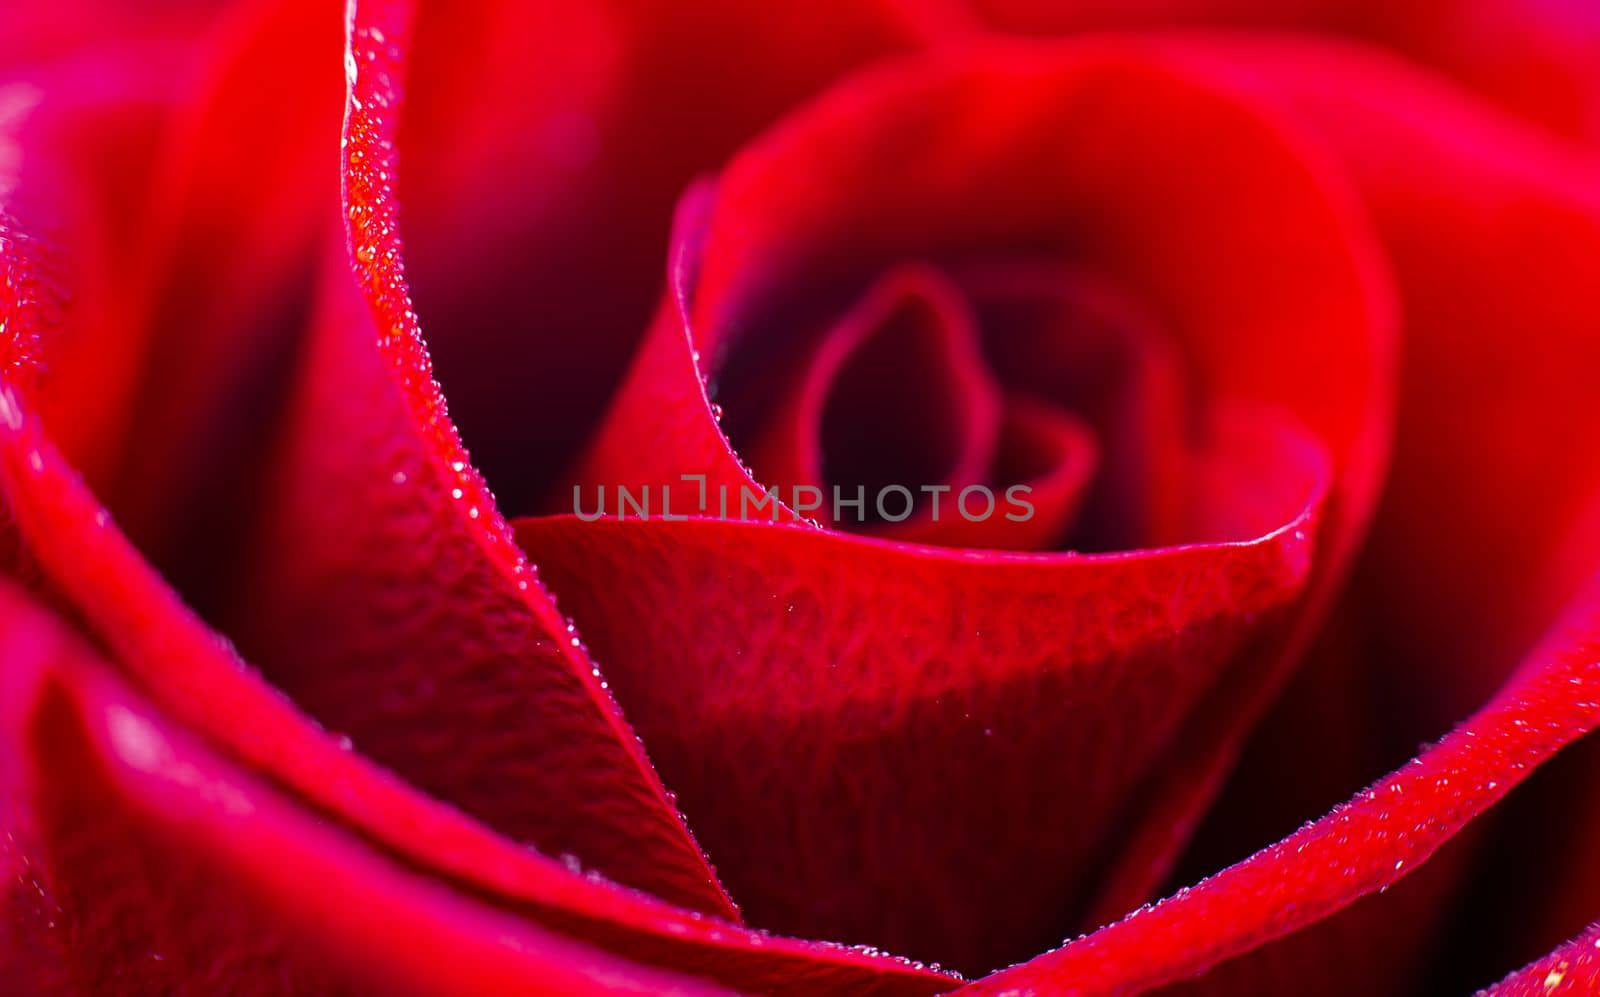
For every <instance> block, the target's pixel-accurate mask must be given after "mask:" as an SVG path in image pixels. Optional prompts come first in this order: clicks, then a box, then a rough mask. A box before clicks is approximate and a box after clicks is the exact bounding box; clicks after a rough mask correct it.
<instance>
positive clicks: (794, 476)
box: [750, 267, 1001, 529]
mask: <svg viewBox="0 0 1600 997" xmlns="http://www.w3.org/2000/svg"><path fill="white" fill-rule="evenodd" d="M1000 411H1001V409H1000V398H999V388H998V387H997V386H996V385H995V384H994V381H993V378H991V377H989V376H987V374H986V372H985V371H984V369H983V360H982V357H981V355H980V354H979V352H978V339H977V329H976V327H975V321H974V317H973V315H972V314H971V310H970V309H969V308H967V306H966V304H965V302H964V301H963V300H962V296H961V290H960V288H958V287H956V286H955V285H954V284H952V283H951V282H950V281H949V280H948V278H945V277H944V276H943V275H941V274H939V273H938V272H937V271H935V270H932V269H928V268H920V267H906V268H904V269H900V270H896V271H893V272H891V273H890V274H888V275H886V276H885V277H884V278H883V280H882V281H881V282H880V284H879V285H878V286H877V287H875V288H874V289H873V290H871V291H869V292H868V293H867V295H866V296H865V297H864V298H863V299H862V300H861V301H860V302H859V303H858V304H857V305H856V306H855V307H854V308H853V309H852V310H851V311H850V312H849V313H848V314H847V315H845V316H844V317H843V318H841V319H840V320H839V321H838V323H836V324H835V325H834V327H833V328H832V329H831V330H829V331H828V332H826V333H825V334H824V335H823V337H822V338H821V340H820V342H818V343H817V344H816V345H815V347H814V349H813V352H812V353H811V356H810V357H809V358H808V359H807V361H806V362H805V365H804V368H803V371H802V373H801V375H800V379H799V383H798V384H797V385H795V388H794V389H793V393H792V400H791V401H790V402H788V403H787V404H780V406H779V407H778V409H777V411H775V412H773V413H771V414H769V415H767V416H766V417H765V418H764V419H762V420H761V421H762V422H764V423H766V424H767V426H766V429H765V431H764V432H763V433H762V437H761V439H760V440H758V442H756V443H755V444H753V445H752V447H751V451H750V452H751V454H752V455H753V456H752V465H753V468H754V470H755V472H756V473H757V474H758V475H764V476H765V480H767V481H769V482H776V483H777V484H778V485H779V488H780V494H790V495H792V494H793V492H792V488H793V486H794V485H799V484H806V485H812V486H814V487H817V488H820V489H823V491H824V500H823V502H822V508H821V509H820V510H819V511H818V512H817V518H819V519H821V520H823V521H826V522H835V521H834V516H833V508H834V503H833V502H832V501H829V500H828V498H829V497H830V495H831V490H832V489H833V488H838V489H842V490H843V491H844V492H845V493H847V494H850V493H853V492H854V491H855V490H856V489H857V488H864V489H865V490H866V493H867V494H871V495H876V494H877V493H878V491H880V490H881V489H882V488H883V487H885V486H888V485H894V484H898V485H900V486H901V487H902V488H909V489H911V490H910V495H911V496H912V500H923V499H925V497H924V496H922V495H920V494H919V486H921V485H922V484H925V483H926V484H930V485H943V486H945V487H946V488H947V489H949V488H954V489H956V490H957V491H959V490H960V488H961V487H962V486H963V485H968V484H974V483H982V482H984V481H986V480H988V474H989V468H990V466H991V464H992V463H993V461H994V450H995V446H996V442H997V437H998V435H999V432H1000ZM785 485H787V486H789V488H788V489H784V488H783V486H785ZM922 505H923V508H922V509H921V510H919V511H918V512H919V513H920V514H918V513H913V515H918V518H919V519H927V518H931V513H930V512H929V511H928V508H927V503H926V501H925V500H924V501H923V502H922ZM898 511H899V510H898V509H896V510H894V512H895V514H898ZM873 513H874V510H873V509H872V508H871V507H870V506H869V507H868V508H867V511H866V512H864V513H862V514H860V516H858V517H857V518H856V519H854V520H849V521H847V525H849V524H853V525H854V526H855V528H857V529H861V528H862V527H863V526H865V525H866V524H867V523H869V522H872V520H871V519H870V518H869V517H871V516H872V515H873ZM902 518H904V517H902ZM835 525H837V523H836V522H835ZM880 528H881V526H880Z"/></svg>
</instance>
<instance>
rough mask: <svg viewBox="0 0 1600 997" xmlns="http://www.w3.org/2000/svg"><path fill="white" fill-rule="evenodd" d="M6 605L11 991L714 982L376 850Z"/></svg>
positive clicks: (641, 988) (653, 990) (2, 653)
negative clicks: (597, 944) (551, 926)
mask: <svg viewBox="0 0 1600 997" xmlns="http://www.w3.org/2000/svg"><path fill="white" fill-rule="evenodd" d="M0 613H3V615H4V618H5V621H6V625H5V629H4V631H3V633H0V662H3V667H0V676H3V679H0V682H3V685H0V690H3V692H0V731H3V734H4V737H5V743H4V745H3V749H0V759H3V760H4V762H3V767H0V780H3V781H0V807H3V810H0V812H3V813H4V815H5V821H6V828H5V844H4V846H3V848H0V862H3V863H4V866H5V873H6V890H5V897H4V904H5V906H4V910H5V913H6V919H5V931H4V934H3V935H0V972H4V974H5V979H6V980H7V985H8V986H16V987H20V988H23V989H24V990H25V991H27V992H38V993H44V992H62V991H69V990H77V989H80V988H83V989H89V990H103V989H113V988H114V989H116V990H120V991H128V990H134V991H141V992H149V991H156V990H162V991H165V990H172V989H175V990H178V991H188V990H190V989H194V988H203V987H207V986H218V987H223V988H225V989H227V990H228V991H229V992H230V993H282V992H284V991H286V990H287V991H296V992H302V991H305V992H309V991H315V992H318V993H352V994H354V993H372V992H384V993H416V994H428V993H441V992H449V993H463V994H465V993H481V994H495V993H506V992H507V991H508V990H513V989H522V988H526V987H527V986H529V985H530V984H532V983H533V982H534V981H538V986H539V989H540V992H542V993H552V994H557V993H559V994H591V993H638V994H668V993H670V994H683V995H690V994H709V993H713V992H722V991H719V990H716V989H715V988H713V987H710V986H707V985H704V984H701V983H697V982H691V981H688V980H685V979H679V978H673V977H671V976H670V975H668V974H664V973H660V972H656V971H651V970H647V969H643V968H641V967H639V966H637V965H633V964H629V963H627V962H624V961H623V960H621V959H619V958H617V957H616V956H612V955H607V954H605V953H603V952H600V951H598V950H595V949H591V948H587V947H585V946H583V945H580V944H577V943H574V942H572V941H569V940H567V939H564V938H561V937H559V936H556V935H554V934H551V933H550V932H548V931H544V930H541V929H539V928H536V927H534V926H533V925H531V924H530V923H529V922H527V921H524V920H520V919H517V918H514V917H512V916H510V915H508V914H506V913H504V912H501V911H497V910H495V909H494V908H493V907H491V906H489V905H486V904H485V903H483V902H482V901H481V900H478V899H474V898H471V897H469V896H467V895H464V894H461V893H457V892H454V891H452V890H450V889H448V888H445V887H443V886H441V885H439V884H438V883H437V882H436V881H433V880H430V879H428V878H426V877H424V876H421V875H419V874H418V873H416V872H414V871H412V870H410V869H408V868H406V867H405V866H404V865H403V864H401V863H397V862H395V861H394V860H393V859H390V858H385V857H383V856H382V855H380V854H379V853H377V852H375V851H373V850H372V849H370V848H369V847H368V846H367V845H366V844H365V843H364V842H362V841H361V840H360V839H359V838H356V837H354V836H352V835H350V834H349V833H348V832H345V831H342V830H339V829H337V828H334V827H330V826H329V825H327V824H326V823H324V822H323V821H321V820H320V819H318V818H317V817H316V815H314V814H312V813H308V812H306V811H304V810H303V809H301V808H299V807H298V806H296V805H295V804H294V803H293V802H291V801H290V800H288V799H285V798H284V797H283V796H282V795H281V794H280V793H279V792H277V791H275V790H274V789H273V788H271V787H270V786H269V785H266V784H264V783H263V782H262V781H261V780H260V779H259V778H257V777H254V776H252V775H250V774H248V773H246V772H244V771H241V770H240V769H239V768H237V767H236V766H234V765H231V764H229V763H228V762H226V761H224V760H222V759H220V758H218V757H217V756H215V755H214V754H213V753H211V752H209V751H208V750H206V749H205V748H204V747H203V746H201V745H200V744H199V743H197V742H196V741H195V739H194V738H193V737H191V736H190V735H188V734H187V733H184V732H182V731H181V730H178V729H175V728H174V727H173V726H172V725H171V724H170V722H169V721H168V720H167V719H166V718H165V717H163V716H162V715H161V714H160V713H159V712H157V711H156V710H154V708H153V707H152V706H151V705H150V704H149V703H148V702H146V701H144V700H143V699H142V698H141V697H139V696H138V695H137V694H135V693H133V692H132V691H130V690H129V689H128V688H127V687H126V686H125V685H123V684H122V683H121V682H120V681H118V680H116V679H114V678H113V677H112V675H111V673H110V672H109V670H108V669H107V668H106V667H105V666H104V664H103V663H102V662H100V661H98V660H96V656H95V655H94V654H93V652H91V651H90V650H88V648H86V647H85V646H84V645H83V644H82V642H81V641H80V639H79V638H78V637H77V636H76V635H73V634H71V633H69V632H68V630H67V628H66V627H64V626H63V625H62V624H61V623H60V622H59V621H57V620H55V619H52V618H50V617H49V616H48V615H47V614H46V613H44V612H43V611H41V610H40V609H39V608H38V607H37V606H35V605H30V604H29V602H28V600H27V599H26V598H25V597H24V596H22V595H21V594H20V593H19V592H18V591H17V590H16V589H15V588H14V587H13V586H11V585H10V584H9V583H7V584H6V585H5V586H4V588H3V589H0Z"/></svg>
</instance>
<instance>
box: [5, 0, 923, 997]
mask: <svg viewBox="0 0 1600 997" xmlns="http://www.w3.org/2000/svg"><path fill="white" fill-rule="evenodd" d="M270 13H273V11H271V10H269V14H270ZM334 27H335V28H336V25H334ZM266 37H267V38H272V39H277V38H282V37H283V36H281V35H272V34H270V33H269V34H268V35H267V36H266ZM290 37H292V33H291V35H290ZM0 159H3V160H4V162H5V163H6V164H8V165H9V164H12V163H15V162H17V161H18V160H17V157H16V156H9V157H5V156H0ZM0 186H3V187H5V188H6V189H8V190H9V189H10V188H11V185H10V184H0ZM6 207H7V208H9V207H10V205H9V204H8V205H6ZM5 231H6V239H5V241H4V244H3V246H0V265H3V267H4V275H5V278H6V279H5V281H4V284H3V288H4V293H3V294H0V316H3V317H4V319H5V329H6V333H7V336H6V338H5V340H4V343H3V347H0V349H3V351H4V352H3V355H4V356H5V358H6V361H7V363H6V367H5V369H4V370H3V371H0V381H3V382H4V383H3V384H0V513H3V518H0V565H3V566H4V568H5V569H6V570H7V572H8V573H10V574H13V575H18V576H20V577H23V578H25V579H27V580H29V582H30V583H31V584H33V585H35V586H37V588H38V589H39V591H41V592H42V593H44V594H45V595H46V596H47V597H48V598H49V599H50V600H51V601H52V602H54V603H56V604H58V605H60V606H62V607H63V608H64V609H65V610H66V611H68V612H69V613H70V615H72V616H73V617H74V618H75V619H78V620H81V621H82V623H83V625H84V626H85V627H86V628H87V629H88V630H90V631H91V632H92V633H93V634H94V635H95V636H96V638H97V639H98V640H100V641H101V642H102V644H103V646H106V647H108V648H110V649H111V650H112V651H113V652H114V653H115V656H116V658H117V662H118V665H119V666H120V667H122V668H124V669H126V670H127V671H128V672H129V673H131V674H132V675H133V676H135V677H136V679H137V681H138V683H139V684H140V686H141V687H142V688H143V689H145V690H147V691H148V692H149V693H151V694H152V695H153V696H154V697H155V698H156V699H158V700H159V701H160V702H161V703H162V704H163V707H164V708H165V710H166V712H167V713H168V714H169V715H172V716H175V717H178V718H180V719H181V721H182V722H184V723H186V724H188V725H189V727H190V728H191V729H192V730H195V731H198V732H201V733H202V734H203V735H204V736H205V737H206V738H208V739H209V740H210V741H211V742H212V743H214V744H217V745H220V746H222V747H223V748H224V750H225V751H226V752H227V753H228V754H230V755H232V756H233V757H237V758H240V759H242V760H244V761H245V762H247V763H248V764H249V765H250V766H251V767H253V768H256V769H258V770H261V771H266V772H270V773H271V774H272V776H273V778H274V779H275V780H277V781H278V782H279V784H280V785H283V786H285V787H287V788H288V789H289V790H290V791H292V792H294V793H296V794H297V795H299V796H301V797H302V798H303V799H305V800H307V801H309V802H310V803H311V804H312V805H313V806H315V807H316V808H317V809H318V811H319V812H321V813H324V814H327V815H330V816H331V817H333V818H334V819H335V820H336V821H337V822H338V823H340V824H343V825H347V826H351V827H354V828H356V829H358V830H359V831H360V833H361V834H362V835H363V836H364V837H366V838H368V839H369V840H373V841H376V842H379V843H381V844H382V845H383V846H384V847H385V848H388V849H392V850H393V851H394V852H395V853H396V854H398V855H401V856H403V857H404V859H405V861H406V862H407V863H408V864H410V865H412V866H415V867H422V868H429V869H435V870H438V871H439V872H440V873H441V874H443V875H445V876H446V877H448V878H452V879H454V880H456V881H459V882H462V883H464V884H466V885H468V886H469V887H470V888H471V889H472V890H473V891H474V892H478V893H489V894H492V895H495V896H497V897H500V898H502V899H503V900H504V902H506V903H507V904H510V905H513V906H515V908H516V909H517V910H519V911H521V912H525V913H527V914H529V915H531V916H533V917H534V918H536V919H538V920H540V921H541V922H543V923H546V924H552V925H554V926H555V927H557V928H558V930H563V931H568V932H577V933H579V934H581V935H582V936H583V937H585V938H588V939H591V940H594V941H600V942H603V943H604V944H606V945H607V946H609V947H612V948H614V949H618V950H623V951H625V952H626V953H627V954H628V956H629V957H630V958H635V959H638V960H640V961H643V962H649V963H656V964H662V963H675V964H677V965H679V966H680V967H681V968H684V969H686V970H688V971H690V972H693V973H697V974H709V975H712V976H715V977H718V978H721V979H723V980H725V981H727V982H728V983H729V984H730V985H732V986H735V987H738V988H740V989H754V990H769V991H773V992H779V991H782V990H784V989H785V988H786V987H790V986H793V987H806V986H819V987H829V986H860V987H863V988H867V989H871V988H872V987H878V988H881V989H882V991H883V992H887V993H926V992H929V991H931V990H936V989H941V988H944V987H947V986H948V985H949V978H948V977H945V976H941V975H938V974H934V973H930V972H926V971H923V970H919V969H917V968H914V967H911V966H909V965H907V964H905V963H904V962H901V961H897V960H894V959H890V958H888V957H883V956H877V955H873V954H867V953H858V952H851V951H846V950H841V949H834V948H829V947H825V946H817V945H812V944H808V943H804V942H794V941H789V940H786V939H780V938H773V937H769V936H764V935H756V934H753V933H749V932H744V931H741V930H738V929H736V928H732V927H730V926H728V925H725V924H721V923H718V922H715V921H710V920H703V919H701V918H700V917H699V916H698V915H694V914H691V913H690V912H688V911H685V910H680V909H677V908H673V907H670V906H667V905H665V904H662V903H659V902H656V901H653V900H651V899H649V898H646V897H643V896H642V895H638V894H634V893H632V892H629V891H626V890H623V889H620V888H618V887H616V886H614V885H612V884H610V883H608V882H605V881H603V880H600V879H596V878H593V877H590V876H585V875H581V874H577V873H574V872H572V871H571V870H569V869H567V868H566V867H565V866H564V865H563V864H562V863H561V862H559V861H555V860H554V859H551V858H546V857H544V856H541V855H539V854H538V853H536V852H534V851H531V850H529V849H527V848H525V847H523V846H521V845H519V844H516V843H514V842H512V841H509V840H507V839H505V838H501V837H498V836H497V835H495V834H493V833H492V832H491V831H489V830H488V829H487V828H485V827H483V826H482V825H479V824H477V823H475V822H473V821H472V820H470V819H469V818H466V817H465V816H463V815H462V814H460V813H459V812H457V811H455V810H452V809H450V808H449V807H447V806H443V805H441V804H439V803H438V802H435V801H432V800H429V799H428V798H426V797H425V796H422V795H420V794H418V793H417V792H415V791H414V790H412V789H410V788H409V787H407V786H406V785H405V784H404V783H403V782H401V781H399V780H398V779H396V778H395V777H394V776H393V775H392V774H390V773H388V772H385V771H383V770H382V769H379V768H377V767H376V766H374V765H373V764H372V763H371V762H370V761H368V760H366V759H365V758H363V757H362V756H361V755H358V754H355V753H353V752H351V751H350V750H348V749H349V745H348V743H347V742H341V740H340V739H339V737H337V736H336V735H334V734H330V733H328V732H326V731H325V730H322V729H320V728H318V727H317V726H316V725H315V724H314V723H313V722H311V721H310V720H309V719H308V718H307V717H306V716H305V715H304V714H302V713H300V712H298V711H297V710H296V709H295V708H294V707H293V706H291V705H290V704H289V703H288V702H287V701H286V700H285V699H284V698H283V697H282V696H281V694H279V693H276V692H275V691H273V690H272V689H271V688H270V687H269V686H267V685H266V684H265V683H264V682H263V681H262V680H261V678H260V676H259V675H257V673H255V672H253V671H251V670H249V669H248V668H247V667H245V666H244V665H243V663H242V662H241V661H240V659H239V658H238V656H237V655H236V654H234V653H233V652H232V650H231V648H230V647H229V646H228V645H227V643H226V642H225V641H224V640H222V639H221V638H220V637H219V636H218V635H216V634H215V633H214V632H212V631H210V630H208V629H207V628H206V627H205V626H204V625H203V624H202V623H201V622H200V621H199V620H198V619H197V618H196V617H195V616H194V614H193V613H192V612H191V611H190V610H189V609H187V608H186V607H185V606H184V605H183V603H182V601H181V600H180V599H179V598H178V596H177V595H176V594H175V593H174V592H173V591H172V590H171V589H170V588H169V587H168V586H167V585H166V584H165V583H164V582H163V580H162V579H161V578H160V577H159V575H157V574H156V573H154V572H153V571H152V569H151V567H150V566H149V565H148V564H147V563H146V562H145V561H144V560H143V559H142V558H141V557H140V555H139V553H138V552H137V551H136V550H135V548H134V547H133V546H132V545H131V544H130V543H129V542H128V539H127V538H126V537H125V536H124V535H123V534H122V533H121V531H120V530H119V529H118V528H117V527H116V526H115V525H113V523H112V522H111V519H110V517H109V515H108V514H107V511H106V510H105V508H104V507H103V506H102V505H101V504H100V503H99V502H97V501H96V500H95V498H94V497H93V496H92V495H91V494H90V493H89V492H88V491H87V490H86V489H85V487H84V486H83V483H82V481H81V480H80V479H79V478H78V476H77V475H76V474H75V473H74V472H73V470H72V468H71V467H70V466H69V465H68V464H67V462H66V461H65V460H64V459H63V457H62V455H61V453H60V452H59V450H58V449H57V448H56V447H55V446H54V445H53V443H52V441H51V440H50V438H49V437H48V436H47V435H46V433H45V432H44V425H43V422H42V420H41V417H40V414H39V412H38V411H37V405H36V402H38V401H39V400H40V396H42V397H43V398H44V399H45V400H50V398H51V396H50V395H49V391H48V390H47V389H49V387H50V385H49V384H43V385H41V383H40V381H39V375H38V371H37V369H36V367H35V366H34V365H33V361H34V360H35V359H37V358H38V355H39V354H38V349H37V348H38V347H39V346H40V345H42V344H43V345H54V344H58V343H59V342H60V336H61V335H62V334H64V332H65V330H63V329H62V328H60V324H61V323H62V322H63V321H64V320H65V318H66V317H67V316H65V315H64V314H63V313H62V312H61V311H60V309H59V300H58V297H57V294H56V292H57V291H59V290H62V288H61V287H58V284H59V282H61V281H63V280H67V281H68V284H67V286H66V287H65V290H66V291H69V292H70V291H72V290H75V288H73V287H72V286H71V285H70V274H63V273H62V272H61V271H60V270H59V269H58V268H57V267H56V266H54V265H52V264H51V260H52V259H55V258H56V256H57V255H58V254H52V253H49V252H48V248H49V247H48V246H47V245H46V244H44V243H42V242H41V241H40V240H38V239H36V238H33V237H32V236H31V235H30V234H29V233H27V232H23V231H18V230H16V229H15V228H14V227H13V226H11V225H10V224H9V222H8V223H7V226H6V229H5ZM56 262H60V261H59V260H58V259H57V260H56Z"/></svg>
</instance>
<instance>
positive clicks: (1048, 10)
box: [974, 0, 1600, 147]
mask: <svg viewBox="0 0 1600 997" xmlns="http://www.w3.org/2000/svg"><path fill="white" fill-rule="evenodd" d="M974 6H975V8H976V10H977V12H978V13H979V14H980V16H982V17H983V19H984V20H985V22H986V23H987V24H989V25H990V26H991V27H994V28H997V29H1000V30H1005V31H1021V32H1025V33H1028V34H1056V33H1060V32H1066V31H1086V30H1087V31H1093V30H1099V31H1103V30H1106V29H1116V28H1122V29H1126V28H1135V27H1138V28H1157V29H1163V28H1171V27H1174V26H1177V25H1208V26H1214V27H1232V28H1244V27H1249V28H1266V29H1287V30H1290V31H1293V32H1295V33H1297V34H1327V35H1342V36H1346V37H1349V38H1351V39H1357V40H1362V41H1366V42H1370V43H1375V44H1379V45H1383V46H1385V47H1387V48H1390V49H1393V50H1394V51H1396V52H1397V53H1399V54H1401V55H1403V56H1405V57H1406V58H1407V59H1408V60H1410V61H1412V62H1414V63H1418V64H1422V65H1426V66H1430V67H1432V68H1434V69H1437V70H1439V71H1441V72H1443V73H1445V74H1448V75H1449V76H1451V77H1452V78H1454V79H1455V80H1456V81H1457V82H1459V83H1461V84H1463V85H1464V86H1465V87H1467V88H1469V89H1471V90H1472V91H1475V92H1476V93H1477V94H1479V95H1481V96H1483V97H1485V98H1487V99H1488V100H1490V101H1493V102H1494V103H1496V104H1498V105H1500V106H1502V107H1504V108H1506V109H1508V110H1510V111H1513V112H1515V113H1517V114H1519V115H1521V116H1522V117H1524V118H1526V119H1528V120H1530V121H1534V122H1537V123H1539V124H1541V125H1544V126H1546V127H1548V128H1550V129H1551V130H1553V131H1555V132H1558V133H1560V134H1562V135H1566V136H1569V137H1572V138H1576V139H1580V140H1583V141H1585V142H1587V143H1588V144H1589V145H1590V146H1591V147H1594V145H1595V144H1596V143H1597V142H1600V14H1596V9H1595V7H1594V5H1593V4H1592V3H1588V2H1586V0H1425V2H1418V3H1406V4H1396V3H1388V2H1385V0H1142V2H1140V3H1136V4H1129V3H1123V2H1117V0H1111V2H1103V0H1086V2H1079V3H1072V4H1061V3H1053V2H1049V0H975V3H974Z"/></svg>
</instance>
